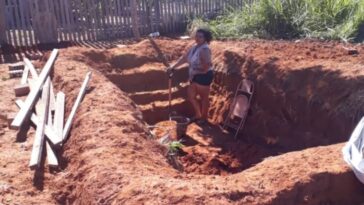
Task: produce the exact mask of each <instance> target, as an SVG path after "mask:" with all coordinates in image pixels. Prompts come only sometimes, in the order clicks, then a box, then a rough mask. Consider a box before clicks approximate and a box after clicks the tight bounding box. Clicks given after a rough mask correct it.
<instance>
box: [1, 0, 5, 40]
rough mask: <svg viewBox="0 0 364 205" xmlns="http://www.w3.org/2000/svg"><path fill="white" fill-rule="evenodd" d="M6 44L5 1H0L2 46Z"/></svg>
mask: <svg viewBox="0 0 364 205" xmlns="http://www.w3.org/2000/svg"><path fill="white" fill-rule="evenodd" d="M5 43H6V16H5V1H4V0H3V1H0V45H4V44H5Z"/></svg>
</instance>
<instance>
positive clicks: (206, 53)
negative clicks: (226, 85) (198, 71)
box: [200, 48, 212, 72]
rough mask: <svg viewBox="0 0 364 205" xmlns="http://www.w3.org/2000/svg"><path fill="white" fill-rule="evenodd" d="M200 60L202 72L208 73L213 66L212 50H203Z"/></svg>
mask: <svg viewBox="0 0 364 205" xmlns="http://www.w3.org/2000/svg"><path fill="white" fill-rule="evenodd" d="M200 60H201V66H202V71H203V72H207V71H208V70H209V68H210V67H211V66H212V61H211V51H210V49H208V48H204V49H202V50H201V52H200Z"/></svg>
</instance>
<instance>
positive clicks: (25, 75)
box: [20, 66, 29, 85]
mask: <svg viewBox="0 0 364 205" xmlns="http://www.w3.org/2000/svg"><path fill="white" fill-rule="evenodd" d="M28 75H29V67H28V66H26V67H25V68H24V71H23V75H22V76H21V80H20V84H21V85H24V84H26V83H27V81H28Z"/></svg>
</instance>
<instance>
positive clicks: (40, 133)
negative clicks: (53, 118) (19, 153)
mask: <svg viewBox="0 0 364 205" xmlns="http://www.w3.org/2000/svg"><path fill="white" fill-rule="evenodd" d="M49 83H50V81H49V80H47V82H46V83H45V84H44V87H43V90H42V105H41V108H42V109H41V112H40V113H39V114H38V116H39V123H38V126H37V129H36V131H35V137H34V143H33V149H32V154H31V157H30V162H29V167H31V168H35V167H39V166H40V162H41V159H42V152H43V147H44V130H45V126H46V124H47V118H48V112H49V111H48V109H49Z"/></svg>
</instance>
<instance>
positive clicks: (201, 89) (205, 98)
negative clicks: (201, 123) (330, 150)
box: [196, 85, 210, 120]
mask: <svg viewBox="0 0 364 205" xmlns="http://www.w3.org/2000/svg"><path fill="white" fill-rule="evenodd" d="M196 87H197V93H198V94H199V95H200V97H201V118H202V119H204V120H207V118H208V112H209V107H210V100H209V96H210V86H204V85H196Z"/></svg>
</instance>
